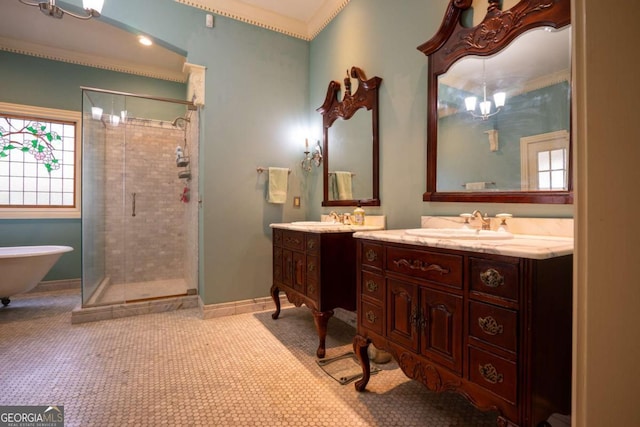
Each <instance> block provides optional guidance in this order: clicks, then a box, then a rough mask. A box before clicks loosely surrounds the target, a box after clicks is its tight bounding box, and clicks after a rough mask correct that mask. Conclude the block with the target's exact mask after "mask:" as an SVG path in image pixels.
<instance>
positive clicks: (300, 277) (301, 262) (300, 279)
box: [293, 252, 307, 294]
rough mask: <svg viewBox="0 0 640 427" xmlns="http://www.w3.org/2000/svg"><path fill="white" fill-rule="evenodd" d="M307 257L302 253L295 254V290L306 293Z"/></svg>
mask: <svg viewBox="0 0 640 427" xmlns="http://www.w3.org/2000/svg"><path fill="white" fill-rule="evenodd" d="M305 258H306V257H305V255H304V254H303V253H300V252H294V253H293V289H295V290H296V291H298V292H301V293H303V294H304V293H305V288H306V286H305V285H306V282H307V281H306V279H305V277H306V269H307V267H306V262H305Z"/></svg>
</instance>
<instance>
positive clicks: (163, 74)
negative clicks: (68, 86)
mask: <svg viewBox="0 0 640 427" xmlns="http://www.w3.org/2000/svg"><path fill="white" fill-rule="evenodd" d="M0 50H4V51H7V52H12V53H17V54H21V55H29V56H35V57H38V58H43V59H49V60H52V61H60V62H66V63H70V64H76V65H82V66H85V67H93V68H100V69H104V70H109V71H116V72H120V73H127V74H135V75H138V76H143V77H150V78H154V79H161V80H168V81H173V82H178V83H185V82H186V81H187V75H186V74H185V73H184V72H180V71H172V70H163V69H160V68H158V67H151V66H145V65H140V64H135V63H131V62H129V61H120V60H117V59H114V58H105V57H102V56H99V55H90V54H85V53H80V52H75V51H71V50H67V49H61V48H56V47H49V46H43V45H41V44H36V43H30V42H26V41H23V40H16V39H11V38H7V37H0Z"/></svg>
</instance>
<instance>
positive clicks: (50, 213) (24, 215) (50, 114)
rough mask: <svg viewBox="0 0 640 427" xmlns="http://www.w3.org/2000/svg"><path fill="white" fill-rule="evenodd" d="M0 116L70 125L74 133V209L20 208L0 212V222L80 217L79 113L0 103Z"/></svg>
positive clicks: (80, 145) (0, 210)
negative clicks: (5, 220)
mask: <svg viewBox="0 0 640 427" xmlns="http://www.w3.org/2000/svg"><path fill="white" fill-rule="evenodd" d="M0 114H8V115H18V116H25V117H28V118H31V117H33V118H38V119H43V120H52V121H66V122H73V123H74V125H75V128H76V131H75V171H74V173H75V177H74V179H75V189H74V191H75V202H76V203H75V206H74V207H46V206H43V207H37V208H33V207H30V208H26V207H22V206H15V207H2V208H0V219H52V218H61V219H62V218H81V216H82V193H81V189H82V114H81V113H80V112H79V111H71V110H59V109H55V108H45V107H35V106H31V105H21V104H11V103H7V102H0Z"/></svg>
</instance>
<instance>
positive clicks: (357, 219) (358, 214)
mask: <svg viewBox="0 0 640 427" xmlns="http://www.w3.org/2000/svg"><path fill="white" fill-rule="evenodd" d="M352 222H353V224H355V225H364V209H362V205H361V204H360V201H358V207H357V208H355V209H354V211H353V220H352Z"/></svg>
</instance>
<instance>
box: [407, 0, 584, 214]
mask: <svg viewBox="0 0 640 427" xmlns="http://www.w3.org/2000/svg"><path fill="white" fill-rule="evenodd" d="M472 3H473V0H451V1H450V3H449V5H448V6H447V10H446V12H445V15H444V18H443V20H442V24H441V25H440V28H439V29H438V32H437V33H436V34H435V36H433V37H432V38H431V39H430V40H429V41H427V42H425V43H423V44H421V45H420V46H418V48H417V49H418V50H419V51H421V52H422V53H424V54H425V55H427V56H428V66H429V71H428V99H427V129H428V130H427V191H426V192H425V193H424V194H423V197H422V200H423V201H439V202H493V203H557V204H570V203H573V183H572V179H571V175H572V161H571V157H572V153H571V152H572V141H571V136H570V143H569V170H568V182H567V184H568V190H566V191H492V192H438V191H437V188H436V176H437V174H436V168H437V155H438V150H437V148H438V141H437V140H438V76H439V75H440V74H443V73H445V72H446V71H447V70H448V69H449V68H450V67H451V66H452V65H453V64H454V63H455V62H456V61H457V60H459V59H461V58H463V57H465V56H467V55H477V56H488V55H493V54H495V53H497V52H499V51H500V50H502V49H503V48H505V47H506V46H508V45H509V43H511V42H512V41H513V40H514V39H515V38H516V37H518V36H519V35H520V34H522V33H524V32H525V31H528V30H530V29H532V28H536V27H543V26H548V27H553V28H556V29H558V28H562V27H565V26H566V25H569V24H570V23H571V1H570V0H520V2H518V3H517V4H516V5H515V6H513V7H512V8H511V9H508V10H505V11H502V10H500V8H499V0H489V7H488V8H487V14H486V15H485V17H484V19H483V20H482V22H480V23H479V24H478V25H476V26H475V27H470V28H467V27H464V26H463V25H462V23H461V16H462V13H463V12H464V11H465V10H467V9H469V8H470V7H471V5H472ZM569 134H570V135H571V132H569Z"/></svg>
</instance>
